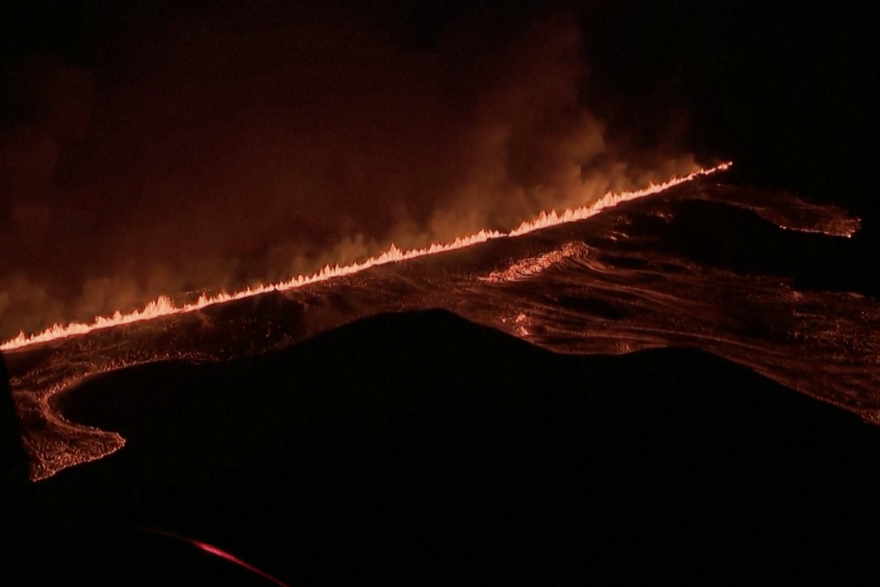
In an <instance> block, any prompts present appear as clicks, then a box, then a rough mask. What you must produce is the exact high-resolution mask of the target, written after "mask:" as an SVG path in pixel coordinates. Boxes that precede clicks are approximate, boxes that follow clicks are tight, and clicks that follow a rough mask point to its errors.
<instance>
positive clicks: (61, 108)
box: [0, 7, 698, 349]
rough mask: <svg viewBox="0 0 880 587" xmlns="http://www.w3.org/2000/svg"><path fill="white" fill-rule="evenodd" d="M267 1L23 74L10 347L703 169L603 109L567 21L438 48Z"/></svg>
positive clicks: (13, 164) (460, 29) (330, 14)
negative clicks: (624, 127) (280, 15)
mask: <svg viewBox="0 0 880 587" xmlns="http://www.w3.org/2000/svg"><path fill="white" fill-rule="evenodd" d="M292 10H293V9H292ZM297 10H298V9H297ZM303 10H305V9H303ZM258 13H259V11H254V13H253V14H250V13H249V14H247V15H246V16H244V18H246V19H249V20H248V22H246V23H243V24H242V23H239V22H237V21H236V22H233V19H232V18H231V17H225V16H217V17H216V18H215V19H213V20H209V21H205V20H204V19H203V20H199V21H198V22H192V21H190V20H187V18H188V17H186V16H185V15H177V16H174V18H170V19H169V20H168V22H167V23H163V24H162V26H161V27H159V26H158V25H157V26H156V27H153V28H150V27H147V28H146V32H142V33H140V36H138V35H127V34H125V30H123V31H122V32H121V33H120V34H119V35H118V36H117V37H115V38H114V40H112V41H108V42H109V43H111V46H108V47H106V48H105V49H106V50H105V51H102V53H101V55H106V56H105V57H102V58H99V59H97V60H96V62H95V63H93V64H90V65H89V66H88V67H82V66H76V65H70V64H65V63H61V62H59V61H57V60H53V59H51V58H46V59H41V60H37V62H36V63H29V64H28V65H27V69H26V73H27V75H24V73H21V72H19V73H20V74H17V73H16V72H15V71H14V68H13V70H11V73H7V74H4V75H11V76H12V77H13V78H14V79H13V80H11V81H13V82H16V83H15V84H14V87H17V88H20V92H19V93H18V94H16V99H17V100H18V102H17V103H18V104H20V105H21V104H25V105H27V108H28V112H29V113H30V114H29V117H28V118H27V120H28V122H22V123H20V124H17V125H16V126H14V127H12V128H9V129H6V130H5V131H3V134H2V136H0V190H2V192H3V193H4V194H5V196H6V197H5V198H4V200H3V201H2V203H0V208H2V209H0V213H2V214H0V250H3V251H5V252H6V253H5V254H4V255H3V256H2V257H0V340H5V339H9V338H11V337H13V336H15V335H16V333H18V332H23V333H25V334H23V335H22V336H20V337H19V338H17V339H15V340H12V341H10V342H7V343H6V344H4V345H3V347H2V348H5V349H10V348H16V347H20V346H22V345H25V344H30V343H32V342H35V341H38V340H48V339H51V338H55V337H57V336H63V335H66V334H72V333H75V332H84V331H87V330H89V329H93V328H97V327H102V326H106V325H108V324H112V323H119V322H126V321H133V320H140V319H144V318H146V317H151V316H154V315H159V314H163V313H169V312H179V311H187V310H188V309H193V308H196V307H203V306H204V305H205V304H208V303H215V302H216V301H222V300H223V299H231V298H234V297H240V296H242V295H251V294H252V293H254V292H259V291H265V290H266V289H273V288H280V289H284V288H286V287H295V286H296V285H297V284H303V283H308V282H310V281H314V280H318V279H324V278H326V277H328V276H331V275H337V274H345V273H349V272H351V271H356V270H359V269H361V268H363V267H366V266H370V265H374V264H377V263H382V262H388V261H393V260H399V259H402V258H408V257H411V256H418V255H421V254H425V253H426V252H433V251H437V250H440V249H441V248H443V249H445V248H450V247H451V248H455V247H459V246H466V245H467V244H471V243H473V242H479V241H480V240H485V239H487V238H494V237H497V236H499V235H506V234H508V233H510V234H513V233H511V231H512V230H516V227H517V226H519V224H520V223H521V222H522V221H523V220H524V219H528V218H535V217H536V216H538V215H539V214H540V213H541V211H546V210H566V209H571V210H574V209H577V208H580V207H584V206H587V207H588V208H589V205H590V204H592V203H594V202H597V201H599V199H600V198H601V197H602V196H603V194H607V193H609V192H616V193H620V192H623V191H633V190H640V189H642V188H644V187H645V186H648V185H650V184H652V183H653V184H659V183H661V182H664V181H666V180H668V179H669V178H670V177H679V176H686V175H687V174H690V173H693V172H695V171H697V170H698V166H697V165H696V164H695V162H694V160H693V157H691V156H690V155H687V154H681V153H678V152H677V151H676V150H675V149H674V148H673V147H674V145H672V144H662V145H657V144H655V145H651V146H650V147H648V148H641V149H639V148H634V147H633V146H632V145H633V144H637V143H638V141H637V140H627V141H625V142H626V144H627V146H626V147H625V148H624V146H623V143H624V141H622V140H618V139H616V138H612V136H611V134H610V133H608V132H607V129H606V128H605V126H604V125H603V123H602V122H601V121H599V120H598V119H597V118H596V117H595V116H594V115H593V114H591V112H590V110H589V109H588V108H587V106H586V105H585V104H584V103H583V100H582V98H581V96H582V89H583V87H584V84H588V83H589V79H588V76H587V69H586V67H585V65H584V59H583V55H582V53H583V49H582V43H581V32H580V30H579V29H578V27H577V25H576V24H575V23H574V21H572V20H571V19H568V18H566V17H552V18H545V19H542V20H536V21H532V22H530V23H528V24H527V25H523V26H520V27H517V28H516V31H515V32H511V33H510V34H506V35H501V36H500V37H499V38H495V37H492V38H486V37H485V35H483V36H478V35H477V34H476V33H475V32H474V31H470V30H468V29H467V27H465V26H460V25H458V24H456V23H453V24H451V25H450V26H449V27H448V29H447V30H444V31H443V33H442V34H440V35H438V38H437V42H436V44H434V45H432V46H430V47H427V48H426V47H412V46H402V45H401V44H400V43H399V42H398V41H396V40H394V39H393V38H390V37H389V35H387V34H386V32H385V31H384V30H383V29H382V27H380V26H377V25H376V23H375V22H374V21H373V20H372V19H371V17H370V16H369V14H363V15H351V14H346V15H345V18H341V16H340V15H339V14H336V13H335V12H334V9H333V8H332V7H328V8H323V9H314V8H310V9H309V11H308V12H307V13H303V14H301V15H300V14H298V15H296V16H297V18H295V19H285V20H284V22H285V23H286V24H284V25H283V26H281V25H278V24H277V22H279V20H278V19H275V18H272V17H271V15H268V16H267V15H265V14H263V15H260V14H258ZM288 16H289V15H288ZM238 18H242V17H241V16H240V15H236V19H238ZM290 22H295V23H296V24H289V23H290ZM242 30H247V31H248V34H247V35H243V34H241V32H240V31H242ZM501 37H503V38H501ZM114 56H119V57H118V58H117V57H114ZM24 71H25V69H22V72H24ZM34 72H36V73H34ZM16 76H18V77H16ZM7 81H9V80H7ZM8 87H13V85H10V86H8ZM658 115H662V113H658ZM673 135H674V133H672V134H671V135H670V136H673ZM614 136H615V137H621V136H623V135H622V134H621V133H619V132H617V133H616V134H615V135H614ZM585 209H587V208H585ZM543 218H544V220H539V221H538V222H544V223H546V222H548V220H547V217H546V216H544V217H543ZM468 235H470V236H468ZM456 239H459V240H456ZM392 243H393V245H394V246H392ZM432 243H447V244H445V245H443V246H442V247H440V248H438V246H437V245H435V244H432ZM432 247H433V248H432ZM401 251H408V252H406V253H401ZM336 265H339V266H340V269H329V268H327V269H323V270H322V269H320V268H321V267H335V266H336ZM314 272H317V273H314ZM313 273H314V275H312V274H313ZM291 275H306V276H309V275H311V276H310V277H300V278H294V279H293V280H290V276H291ZM267 283H274V284H275V285H271V286H265V285H262V284H267ZM229 291H233V292H235V291H237V292H240V293H238V294H232V295H226V294H216V292H229ZM179 292H184V293H179ZM172 295H173V296H175V297H174V298H173V299H172V298H171V297H169V296H172ZM149 300H155V301H153V302H149V304H147V305H146V309H144V306H145V303H146V302H148V301H149ZM115 312H118V314H114V313H115ZM94 316H111V318H109V322H108V321H106V320H105V319H98V320H97V321H96V322H94V323H92V322H91V321H92V320H93V317H94ZM74 321H79V322H84V323H85V324H88V325H87V326H86V325H74V326H71V327H67V328H66V329H64V328H61V329H59V328H55V329H51V328H50V326H51V325H52V324H59V323H61V324H63V323H68V322H74ZM47 328H50V330H48V331H46V330H45V329H47ZM42 331H44V332H43V334H40V335H39V336H36V337H29V336H28V335H30V334H32V333H40V332H42Z"/></svg>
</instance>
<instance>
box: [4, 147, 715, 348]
mask: <svg viewBox="0 0 880 587" xmlns="http://www.w3.org/2000/svg"><path fill="white" fill-rule="evenodd" d="M731 165H732V163H731V162H726V163H721V164H720V165H716V166H715V167H711V168H704V169H699V170H697V171H695V172H693V173H691V174H689V175H686V176H682V177H674V178H672V179H669V180H667V181H665V182H663V183H660V184H651V185H649V186H648V187H646V188H643V189H640V190H636V191H631V192H620V193H610V192H609V193H607V194H605V195H604V196H602V197H601V198H599V199H598V200H596V201H595V202H592V203H591V204H588V205H585V206H581V207H579V208H573V209H567V210H565V211H564V212H562V213H558V212H556V210H552V211H550V212H549V213H548V212H541V213H540V214H539V215H538V216H537V217H536V218H534V219H532V220H528V221H525V222H523V223H522V224H521V225H520V226H519V227H517V228H515V229H513V230H511V231H510V232H506V233H505V232H498V231H489V230H481V231H479V232H477V233H474V234H471V235H468V236H464V237H459V238H456V239H455V240H454V241H452V242H448V243H434V244H431V245H430V246H428V247H424V248H421V249H411V250H408V251H401V250H400V249H398V248H397V247H396V246H395V245H393V244H392V245H391V246H390V247H389V249H388V250H387V251H385V252H384V253H382V254H381V255H378V256H376V257H370V258H369V259H366V260H364V261H361V262H359V263H352V264H350V265H343V266H340V265H336V266H333V267H331V266H330V265H327V266H325V267H324V268H323V269H321V270H320V271H318V272H316V273H313V274H311V275H298V276H296V277H293V278H292V279H290V280H288V281H284V282H280V283H274V284H268V285H260V286H258V287H255V288H247V289H245V290H242V291H239V292H235V293H231V294H229V293H219V294H216V295H213V296H207V295H204V294H202V296H201V297H199V299H198V300H196V301H195V302H193V303H191V304H186V305H182V306H177V305H175V304H174V302H173V301H172V300H171V298H169V297H167V296H160V297H159V298H157V299H156V300H153V301H152V302H150V303H148V304H147V305H146V306H145V307H144V308H143V309H142V310H135V311H134V312H131V313H128V314H123V313H122V312H120V311H116V312H115V313H114V314H112V315H111V316H98V317H96V318H95V319H94V321H93V322H92V323H91V324H85V323H80V322H74V323H70V324H67V325H62V324H55V325H53V326H51V327H49V328H47V329H46V330H44V331H42V332H39V333H36V334H33V335H30V336H27V335H25V334H24V332H21V333H19V335H18V336H17V337H15V338H13V339H11V340H9V341H6V342H4V343H2V344H0V350H6V351H10V350H15V349H21V348H24V347H28V346H31V345H34V344H37V343H41V342H48V341H52V340H57V339H60V338H66V337H68V336H74V335H77V334H86V333H89V332H92V331H93V330H98V329H102V328H110V327H112V326H119V325H122V324H131V323H133V322H140V321H143V320H152V319H155V318H160V317H162V316H171V315H174V314H182V313H186V312H193V311H196V310H200V309H202V308H204V307H206V306H210V305H213V304H221V303H224V302H229V301H232V300H240V299H242V298H247V297H251V296H255V295H259V294H262V293H266V292H272V291H286V290H290V289H295V288H299V287H303V286H306V285H309V284H312V283H316V282H319V281H325V280H327V279H331V278H334V277H341V276H343V275H351V274H352V273H358V272H360V271H363V270H365V269H368V268H370V267H373V266H376V265H383V264H386V263H394V262H398V261H406V260H408V259H414V258H416V257H423V256H426V255H434V254H437V253H443V252H446V251H452V250H456V249H461V248H464V247H469V246H471V245H475V244H477V243H482V242H485V241H487V240H490V239H497V238H505V237H514V236H520V235H523V234H528V233H530V232H534V231H536V230H540V229H542V228H548V227H550V226H556V225H559V224H565V223H567V222H575V221H578V220H583V219H586V218H589V217H591V216H594V215H596V214H598V213H599V212H601V211H602V210H604V209H605V208H608V207H611V206H615V205H617V204H619V203H621V202H625V201H628V200H634V199H637V198H641V197H644V196H648V195H651V194H656V193H659V192H662V191H664V190H667V189H669V188H671V187H674V186H677V185H680V184H683V183H686V182H689V181H693V180H694V179H696V178H697V177H700V176H705V175H710V174H712V173H715V172H717V171H724V170H726V169H728V168H729V167H730V166H731Z"/></svg>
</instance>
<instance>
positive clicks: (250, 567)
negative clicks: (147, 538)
mask: <svg viewBox="0 0 880 587" xmlns="http://www.w3.org/2000/svg"><path fill="white" fill-rule="evenodd" d="M141 529H142V530H143V531H145V532H149V533H150V534H158V535H160V536H167V537H168V538H173V539H175V540H179V541H181V542H186V543H188V544H192V545H193V546H195V547H196V548H199V549H201V550H204V551H205V552H208V553H210V554H213V555H215V556H219V557H220V558H223V559H226V560H228V561H229V562H232V563H235V564H237V565H238V566H240V567H242V568H245V569H247V570H248V571H250V572H252V573H256V574H257V575H259V576H261V577H263V578H264V579H266V580H268V581H272V582H273V583H275V584H276V585H279V586H280V587H288V585H286V584H285V583H282V582H281V581H279V580H278V579H276V578H275V577H273V576H272V575H270V574H269V573H267V572H265V571H261V570H260V569H258V568H257V567H255V566H253V565H249V564H248V563H246V562H244V561H243V560H241V559H240V558H238V557H237V556H233V555H231V554H229V553H228V552H226V551H225V550H220V549H219V548H217V547H216V546H211V545H210V544H207V543H205V542H200V541H198V540H193V539H192V538H187V537H185V536H179V535H177V534H173V533H171V532H166V531H165V530H156V529H153V528H141Z"/></svg>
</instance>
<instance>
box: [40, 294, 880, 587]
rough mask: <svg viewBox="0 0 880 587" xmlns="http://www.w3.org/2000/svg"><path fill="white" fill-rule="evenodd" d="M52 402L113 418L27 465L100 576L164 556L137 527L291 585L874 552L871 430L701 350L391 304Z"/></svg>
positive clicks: (515, 576)
mask: <svg viewBox="0 0 880 587" xmlns="http://www.w3.org/2000/svg"><path fill="white" fill-rule="evenodd" d="M57 407H58V408H59V409H60V410H61V411H62V413H63V414H64V415H65V416H66V417H68V418H70V419H72V420H75V421H78V422H82V423H86V424H89V425H91V426H98V427H100V428H102V429H105V430H113V431H118V432H120V433H121V434H122V435H124V436H125V438H126V439H127V445H126V447H125V448H124V449H123V450H121V451H119V452H118V453H116V454H114V455H111V456H109V457H107V458H105V459H103V460H100V461H96V462H93V463H88V464H85V465H82V466H79V467H74V468H72V469H68V470H65V471H63V472H61V473H60V474H58V475H57V476H55V477H53V478H51V479H49V480H47V481H44V482H41V483H39V484H36V485H35V486H34V487H35V491H36V493H37V496H38V497H39V498H40V502H41V503H43V504H45V508H46V509H47V513H48V514H49V516H48V517H49V519H51V520H52V521H51V523H50V524H49V526H51V527H53V528H55V531H56V533H57V534H58V535H62V536H63V535H65V534H66V533H68V532H70V533H73V534H75V535H77V536H78V537H79V539H78V540H77V541H74V543H75V546H69V545H66V546H65V547H64V548H66V549H68V550H69V549H71V548H73V549H74V550H77V549H79V551H82V552H89V551H90V549H92V548H93V547H101V546H104V547H106V546H107V544H108V543H109V544H111V545H113V546H112V547H110V548H105V550H104V551H103V552H102V554H101V559H102V562H101V565H102V566H101V569H102V570H101V571H100V573H98V575H100V576H98V575H94V574H90V573H92V571H91V570H89V568H88V566H87V565H86V566H78V567H77V568H76V569H75V572H74V573H73V574H74V575H76V574H77V573H78V574H81V575H83V578H84V579H89V580H95V581H98V582H101V581H102V580H105V579H106V580H107V581H108V582H112V581H116V580H119V579H120V577H122V578H124V577H125V573H126V572H128V571H127V570H126V569H131V568H151V565H149V564H146V563H144V562H143V561H144V560H147V561H149V560H151V559H150V557H160V556H161V557H164V556H165V555H164V554H162V553H163V552H164V551H163V550H162V548H158V549H157V548H153V547H149V546H143V545H142V543H143V540H141V539H136V540H135V539H131V538H130V535H131V531H132V529H135V528H139V527H149V528H158V529H161V530H163V531H168V532H173V533H177V534H181V535H184V536H189V537H193V538H195V539H198V540H202V541H204V542H208V543H211V544H215V545H217V546H219V547H221V548H223V549H225V550H228V551H229V552H232V553H234V554H235V555H236V556H238V557H240V558H242V559H244V560H247V561H249V562H252V563H254V564H256V565H258V566H260V567H261V568H263V569H264V570H266V571H268V572H270V573H271V574H273V575H275V576H277V577H279V578H281V579H282V580H283V581H285V582H286V583H288V584H290V585H343V584H344V585H350V584H356V583H365V582H375V581H379V580H381V581H383V582H390V583H400V584H404V583H405V584H441V583H447V582H453V583H456V584H478V583H479V584H485V583H486V582H493V583H494V582H503V583H512V584H534V583H537V582H540V583H543V584H551V585H561V584H572V583H574V584H577V583H579V582H585V583H591V582H595V581H599V582H601V583H608V582H611V583H619V582H634V581H643V580H647V579H650V580H656V579H663V578H668V579H670V580H677V581H686V582H700V581H702V580H704V579H706V578H708V577H710V576H717V575H719V574H723V575H724V576H725V577H738V578H743V579H744V578H746V577H751V576H752V574H753V573H754V570H755V569H758V568H761V569H764V570H765V572H766V573H767V576H776V577H780V578H781V577H783V576H784V577H786V579H791V578H800V579H809V580H811V581H815V580H819V581H822V580H828V581H830V580H832V579H834V580H837V579H839V576H840V573H841V572H844V571H847V572H850V571H854V570H856V571H860V572H861V571H864V572H866V573H868V572H869V573H873V574H875V575H876V572H877V571H876V568H875V566H874V565H872V564H870V563H869V561H871V560H873V559H872V557H873V553H874V552H876V548H877V546H878V544H877V540H876V538H871V537H875V536H876V535H875V533H874V532H873V529H874V528H876V524H877V522H878V521H880V506H878V504H877V501H876V499H875V496H876V495H877V491H878V489H880V472H878V469H877V467H876V463H877V457H878V456H880V429H878V428H876V427H873V426H866V425H864V424H863V423H862V421H861V420H860V418H859V417H858V416H856V415H854V414H850V413H847V412H844V411H842V410H840V409H837V408H835V407H833V406H830V405H827V404H824V403H822V402H819V401H816V400H813V399H811V398H808V397H805V396H803V395H802V394H799V393H796V392H794V391H791V390H789V389H786V388H784V387H782V386H780V385H778V384H776V383H774V382H772V381H770V380H768V379H766V378H764V377H761V376H759V375H757V374H755V373H754V372H752V371H750V370H748V369H746V368H744V367H741V366H738V365H735V364H733V363H730V362H727V361H724V360H722V359H719V358H717V357H715V356H712V355H710V354H707V353H703V352H699V351H693V350H681V349H663V350H650V351H643V352H637V353H633V354H630V355H625V356H620V357H609V356H566V355H559V354H555V353H552V352H549V351H546V350H543V349H541V348H538V347H535V346H533V345H531V344H528V343H526V342H524V341H522V340H518V339H516V338H513V337H510V336H507V335H505V334H502V333H500V332H498V331H495V330H493V329H490V328H486V327H482V326H478V325H475V324H473V323H470V322H468V321H466V320H464V319H462V318H459V317H457V316H455V315H453V314H451V313H449V312H446V311H427V312H418V313H398V314H385V315H381V316H376V317H373V318H367V319H364V320H360V321H357V322H355V323H353V324H349V325H347V326H343V327H341V328H338V329H335V330H332V331H330V332H326V333H323V334H320V335H318V336H316V337H314V338H312V339H311V340H308V341H306V342H303V343H301V344H298V345H295V346H292V347H289V348H286V349H282V350H279V351H274V352H271V353H267V354H264V355H259V356H254V357H245V358H239V359H234V360H231V361H228V362H221V363H210V364H202V365H195V364H190V363H186V362H167V363H156V364H150V365H143V366H139V367H135V368H131V369H126V370H121V371H116V372H113V373H109V374H105V375H101V376H99V377H94V378H91V379H89V380H88V381H86V382H85V383H84V384H82V385H81V386H79V387H78V388H76V389H75V390H73V391H71V392H69V393H65V394H62V395H60V396H57ZM114 533H122V534H125V535H126V536H129V539H128V541H126V540H119V541H113V540H107V539H106V536H108V535H114ZM89 537H94V538H89ZM132 540H134V542H132ZM132 544H141V546H137V547H134V546H131V545H132ZM163 548H164V547H163ZM62 550H63V549H62ZM159 566H161V565H159ZM157 568H159V567H157ZM180 568H182V569H184V570H182V571H181V574H180V575H179V578H181V581H182V583H181V584H183V583H185V582H186V580H198V579H197V578H196V577H197V575H193V576H192V577H189V578H187V576H186V573H187V572H193V573H195V571H192V569H190V567H186V565H184V566H182V567H180ZM192 568H196V565H192ZM114 573H115V574H114ZM153 573H154V575H155V574H156V573H159V571H158V570H155V571H153ZM95 576H98V579H95ZM144 576H145V577H148V576H150V574H149V573H147V574H146V575H144ZM107 577H110V578H109V579H107ZM231 584H237V583H231Z"/></svg>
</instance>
